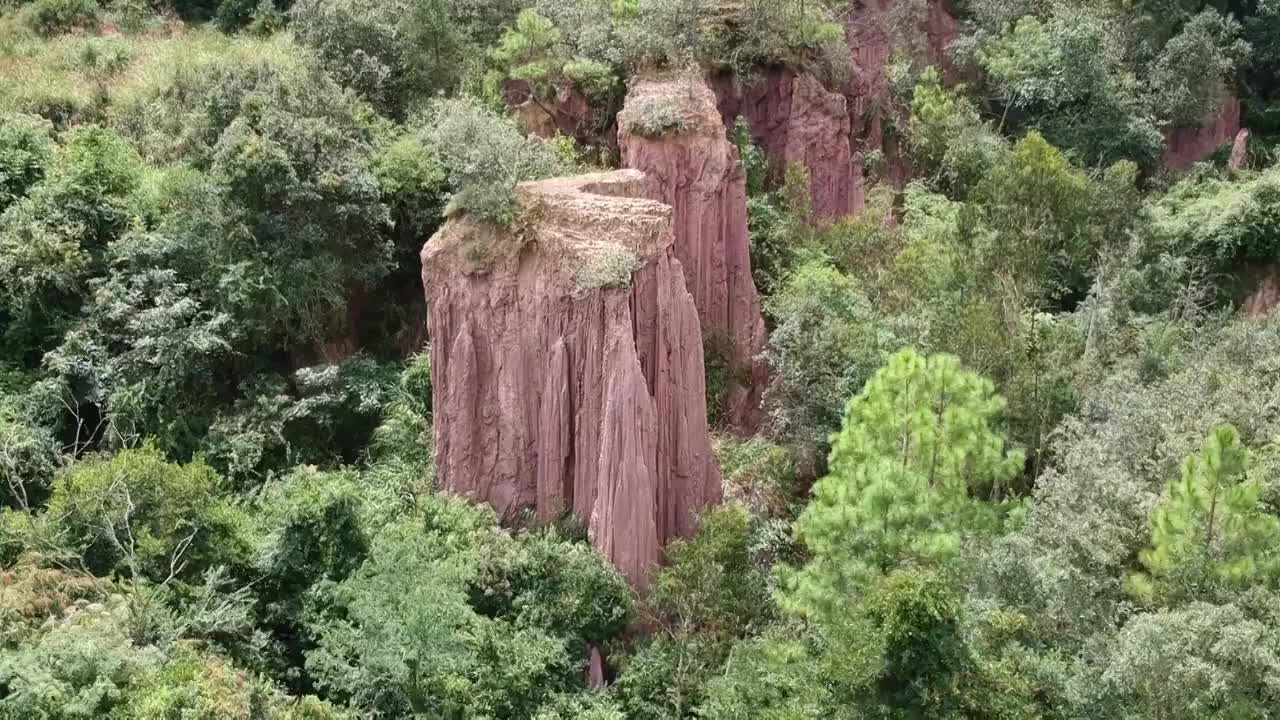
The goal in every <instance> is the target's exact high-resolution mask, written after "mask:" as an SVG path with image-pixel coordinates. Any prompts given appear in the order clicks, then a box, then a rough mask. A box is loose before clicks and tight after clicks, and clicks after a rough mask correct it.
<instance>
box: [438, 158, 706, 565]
mask: <svg viewBox="0 0 1280 720" xmlns="http://www.w3.org/2000/svg"><path fill="white" fill-rule="evenodd" d="M648 188H649V184H648V182H647V181H646V179H645V178H644V176H643V175H642V174H641V173H638V172H630V171H622V172H617V173H607V174H601V175H588V176H581V177H577V178H567V179H557V180H550V181H543V182H537V183H526V184H524V185H521V186H520V188H519V189H518V193H519V196H520V204H521V213H520V216H521V220H520V221H518V222H517V223H516V225H514V226H513V227H512V228H510V229H506V228H502V229H499V228H495V227H493V226H491V225H486V224H483V223H480V222H477V221H473V220H471V219H469V218H467V217H465V216H464V217H460V218H454V219H451V220H449V221H448V222H447V223H446V224H445V226H444V227H443V228H441V230H440V231H439V232H438V233H437V234H436V235H435V236H434V237H432V238H431V240H430V241H429V242H428V243H427V245H426V247H425V248H424V249H423V251H422V277H423V285H424V287H425V288H426V293H427V302H428V305H429V312H428V326H429V330H430V333H431V337H432V338H433V349H432V382H433V384H434V388H433V393H434V396H433V397H434V404H435V407H434V422H435V425H434V436H435V452H436V472H437V479H438V482H439V484H440V486H441V487H442V489H444V490H445V491H447V492H453V493H457V494H460V495H464V496H467V497H470V498H473V499H475V500H481V501H485V502H488V503H490V504H491V505H492V506H493V507H494V508H495V509H496V510H497V512H498V514H499V515H500V516H501V517H502V518H503V519H504V520H506V521H511V520H515V519H517V518H519V517H520V516H521V515H522V514H523V513H525V512H532V513H533V514H534V515H535V517H536V518H537V519H539V520H541V521H549V520H553V519H555V518H557V517H558V516H560V515H561V514H563V513H570V512H571V513H573V515H574V516H575V517H577V518H578V519H579V520H580V521H581V522H582V523H583V524H584V525H585V526H586V527H587V530H588V533H589V536H590V538H591V541H592V543H593V544H594V545H596V546H597V547H598V548H600V549H601V551H602V552H603V553H604V554H605V555H606V556H607V557H608V558H609V559H610V560H611V561H612V562H614V563H615V564H616V565H617V566H618V568H619V569H621V570H622V572H623V573H624V574H625V575H626V576H627V578H628V580H629V581H630V582H631V583H632V584H633V586H635V587H637V588H639V589H643V588H645V587H646V585H647V582H648V578H649V576H650V573H651V572H652V569H653V568H654V566H655V565H656V563H657V562H658V560H659V557H660V552H661V548H662V547H663V546H664V545H665V544H666V543H667V542H669V541H670V540H672V539H674V538H677V537H686V536H688V535H690V534H691V533H692V532H693V531H694V529H695V524H696V520H697V516H698V514H699V513H700V511H701V510H703V509H704V508H706V507H707V506H709V505H711V504H714V503H716V502H718V501H719V499H720V476H719V470H718V469H717V467H716V464H715V461H714V458H713V457H712V453H711V448H710V439H709V435H708V431H707V422H706V400H705V388H704V377H703V372H704V370H703V357H702V340H701V334H700V332H699V323H698V316H697V310H696V308H695V306H694V301H693V297H692V296H691V295H690V294H689V292H688V290H687V289H686V287H685V279H684V273H683V270H682V268H681V266H680V263H679V261H677V260H676V259H675V257H674V255H673V252H672V242H673V241H672V234H671V208H670V207H668V206H666V205H663V204H661V203H658V202H655V201H652V200H648V199H644V198H642V197H640V196H641V195H643V194H644V193H646V192H648Z"/></svg>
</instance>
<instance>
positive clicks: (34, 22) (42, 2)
mask: <svg viewBox="0 0 1280 720" xmlns="http://www.w3.org/2000/svg"><path fill="white" fill-rule="evenodd" d="M23 21H24V22H25V23H26V24H27V26H28V27H30V28H31V29H32V30H34V31H36V32H37V33H39V34H41V35H57V34H60V33H66V32H71V31H72V30H92V29H95V28H96V27H97V25H98V3H97V2H96V0H33V2H32V3H31V4H30V5H28V6H27V7H25V8H23Z"/></svg>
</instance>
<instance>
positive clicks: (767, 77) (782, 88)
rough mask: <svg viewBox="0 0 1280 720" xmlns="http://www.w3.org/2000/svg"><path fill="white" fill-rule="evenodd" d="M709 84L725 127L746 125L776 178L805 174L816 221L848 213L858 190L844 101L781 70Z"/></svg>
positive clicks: (810, 78) (813, 80) (811, 79)
mask: <svg viewBox="0 0 1280 720" xmlns="http://www.w3.org/2000/svg"><path fill="white" fill-rule="evenodd" d="M712 83H713V86H714V88H715V93H716V97H717V101H718V104H719V109H720V113H721V115H722V117H723V118H724V122H725V124H726V125H728V126H732V125H733V123H734V122H735V121H736V120H737V118H739V117H743V118H746V119H747V121H748V123H749V124H750V126H751V135H752V140H753V141H754V142H755V143H756V144H757V145H759V146H761V147H762V148H764V151H765V155H766V156H768V158H769V165H770V167H769V170H770V173H771V174H772V175H773V176H774V177H775V178H781V177H782V175H783V173H784V172H785V171H786V169H787V167H788V166H790V165H793V164H795V165H799V166H800V167H803V168H804V169H805V170H806V171H807V172H808V173H809V189H810V194H811V199H812V202H813V214H814V217H815V218H816V219H818V220H820V221H824V220H834V219H838V218H841V217H844V216H845V215H848V214H849V213H850V212H852V211H853V209H854V207H855V200H856V198H857V195H856V193H857V191H858V188H857V186H856V182H855V180H856V178H855V175H854V173H853V160H852V155H851V153H850V150H849V111H848V107H847V104H846V100H845V98H844V96H843V95H841V94H839V93H835V92H831V91H829V90H827V89H826V88H824V87H823V86H822V83H820V82H818V80H817V79H816V78H814V77H813V76H812V75H807V74H804V75H796V74H795V73H793V72H791V71H790V70H786V69H783V68H771V69H769V70H768V71H766V72H765V73H764V74H763V75H762V76H761V77H758V78H752V79H748V80H739V79H737V78H734V77H732V76H718V77H716V78H714V79H713V81H712ZM859 175H860V174H859Z"/></svg>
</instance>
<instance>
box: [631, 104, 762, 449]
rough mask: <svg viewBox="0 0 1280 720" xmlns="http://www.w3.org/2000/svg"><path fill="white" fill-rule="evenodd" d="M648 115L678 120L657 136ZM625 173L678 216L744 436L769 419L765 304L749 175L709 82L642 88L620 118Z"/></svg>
mask: <svg viewBox="0 0 1280 720" xmlns="http://www.w3.org/2000/svg"><path fill="white" fill-rule="evenodd" d="M646 114H657V115H659V116H668V117H677V118H679V119H680V120H679V122H678V124H676V125H675V126H673V127H669V128H662V129H657V128H652V127H649V126H648V125H647V124H646V123H647V120H646V118H645V117H644V116H645V115H646ZM619 145H620V147H621V150H622V161H623V164H624V165H625V166H626V167H629V168H634V169H637V170H641V171H643V172H644V174H645V175H646V176H647V178H648V190H647V193H648V196H649V197H651V198H653V199H655V200H659V201H661V202H664V203H666V204H669V205H671V206H672V207H673V208H674V218H675V220H674V230H675V253H676V257H678V258H679V260H680V263H681V265H682V266H683V268H684V273H685V280H686V282H687V284H688V287H689V290H690V292H692V293H693V300H694V304H695V305H696V306H697V308H698V314H699V316H700V317H701V320H702V331H703V334H704V336H705V337H706V338H707V339H708V344H709V345H710V346H712V347H713V348H716V349H717V352H720V353H722V354H725V355H727V357H724V358H721V360H724V361H727V362H728V365H729V370H730V372H729V378H728V380H729V384H730V387H729V388H728V392H727V397H726V402H725V405H726V407H725V408H724V409H725V412H726V416H727V417H726V419H727V420H728V422H729V424H731V425H732V426H733V427H735V428H737V429H739V430H743V431H748V432H750V431H753V430H755V429H756V428H757V427H758V426H759V425H760V422H761V420H762V412H761V410H760V396H761V393H763V391H764V386H765V384H766V383H767V379H768V378H767V374H768V373H767V369H766V367H765V365H764V363H763V361H761V360H760V359H759V355H760V353H761V351H762V350H763V349H764V343H765V339H766V338H765V327H764V319H763V316H762V315H761V312H760V297H759V294H758V293H757V292H756V286H755V281H754V280H753V279H752V277H751V255H750V246H749V241H748V237H747V189H746V176H745V174H744V171H743V168H742V163H741V162H739V159H738V150H737V148H736V147H735V146H734V145H733V143H731V142H729V140H728V138H727V136H726V133H725V128H724V124H723V123H722V122H721V119H720V115H719V113H718V112H717V110H716V101H715V95H714V94H713V93H712V91H711V89H710V87H708V86H707V84H706V83H704V82H702V81H701V80H696V79H680V80H662V81H658V80H643V81H639V82H637V83H636V84H635V85H634V86H633V87H632V88H631V91H630V93H629V94H628V96H627V102H626V105H625V107H624V109H623V111H622V113H621V114H620V115H619Z"/></svg>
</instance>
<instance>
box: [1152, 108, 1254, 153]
mask: <svg viewBox="0 0 1280 720" xmlns="http://www.w3.org/2000/svg"><path fill="white" fill-rule="evenodd" d="M1240 111H1241V106H1240V99H1239V98H1237V97H1235V96H1233V95H1227V96H1225V97H1223V98H1222V99H1221V101H1219V103H1218V107H1217V109H1215V110H1214V112H1213V114H1212V115H1210V116H1209V117H1208V118H1207V119H1206V120H1205V122H1204V123H1202V124H1201V125H1200V126H1198V127H1185V128H1173V129H1171V130H1169V131H1167V132H1165V134H1164V140H1165V149H1164V166H1165V167H1166V168H1168V169H1170V170H1186V169H1187V168H1189V167H1191V166H1192V165H1194V164H1196V163H1198V162H1200V161H1201V160H1204V159H1205V158H1207V157H1209V156H1210V155H1212V154H1213V152H1214V151H1215V150H1217V149H1218V148H1219V147H1221V146H1222V145H1223V144H1225V143H1228V142H1231V141H1232V140H1234V139H1235V137H1236V135H1237V134H1238V133H1239V132H1240Z"/></svg>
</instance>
